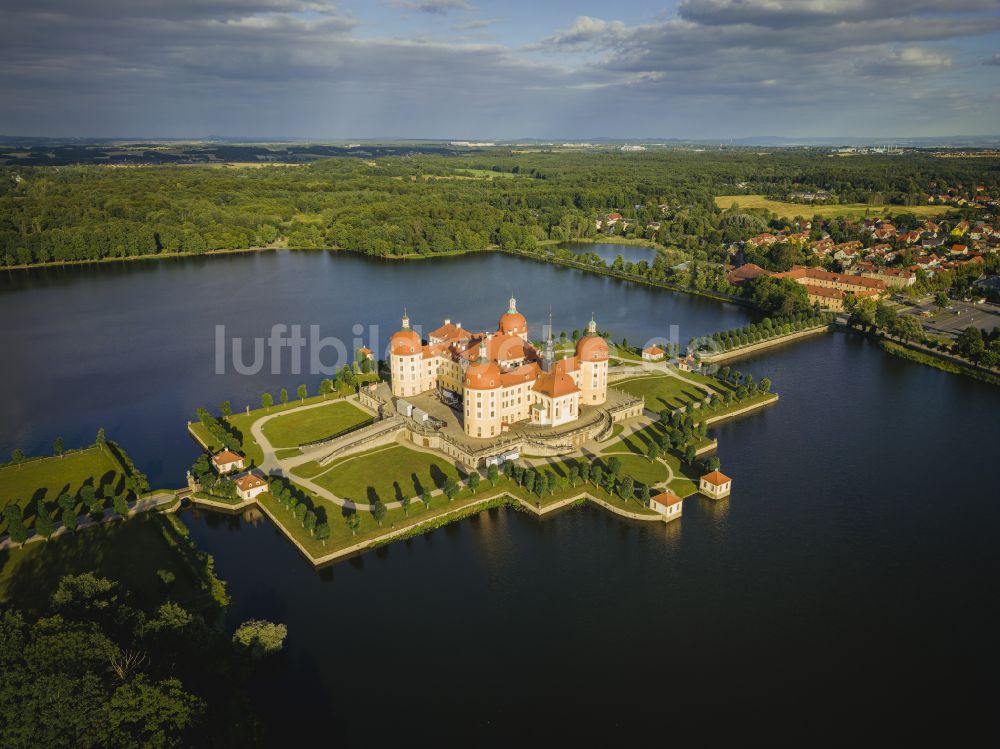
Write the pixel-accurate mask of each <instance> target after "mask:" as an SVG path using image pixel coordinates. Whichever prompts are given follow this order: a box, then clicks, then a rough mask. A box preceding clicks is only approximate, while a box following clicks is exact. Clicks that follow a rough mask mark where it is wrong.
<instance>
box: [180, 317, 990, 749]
mask: <svg viewBox="0 0 1000 749" xmlns="http://www.w3.org/2000/svg"><path fill="white" fill-rule="evenodd" d="M739 366H741V367H742V368H743V369H744V370H752V371H755V372H758V373H760V374H768V375H770V376H771V377H772V378H773V379H774V380H775V382H776V383H778V387H779V389H780V391H781V396H782V399H781V402H780V403H779V404H778V405H777V406H776V407H773V408H771V409H769V410H767V411H765V412H763V413H760V414H757V415H753V416H749V417H746V418H743V419H741V420H738V421H734V422H730V423H728V424H726V425H724V426H722V427H721V428H719V429H718V430H716V434H717V435H718V437H719V441H720V450H719V452H720V455H721V458H722V463H723V467H724V468H725V470H726V471H727V472H729V473H730V474H731V475H732V476H734V478H735V490H734V494H733V496H732V498H731V499H730V500H729V501H727V502H722V503H713V502H711V501H709V500H707V499H701V498H693V499H690V500H687V501H686V503H685V508H684V517H683V518H682V519H681V520H680V521H679V522H676V523H674V524H672V525H671V526H669V527H664V526H662V525H649V526H647V525H642V524H636V523H627V522H623V521H621V520H620V519H618V518H615V517H611V516H609V515H607V514H606V513H603V512H601V511H600V510H597V509H591V508H578V509H572V510H567V511H566V512H564V513H563V514H561V515H560V516H558V517H556V518H551V519H547V520H543V521H539V520H537V519H535V518H533V517H529V516H526V515H522V514H520V513H517V512H514V511H508V510H503V511H493V512H490V513H488V514H484V515H481V516H479V517H478V518H475V519H472V520H469V521H463V522H461V523H459V524H455V525H452V526H449V527H447V528H445V529H440V530H437V531H435V532H434V533H433V534H430V535H428V536H423V537H419V538H416V539H412V540H410V541H407V542H404V543H399V544H395V545H392V546H390V547H387V548H383V549H381V550H378V551H376V552H372V553H369V554H367V555H365V556H363V557H361V558H358V559H355V560H353V561H351V562H347V563H343V564H340V565H337V566H335V567H333V568H332V569H328V570H325V571H321V572H318V573H317V572H310V571H309V570H308V568H307V567H306V566H305V564H304V562H302V561H301V560H300V559H299V558H298V557H297V555H296V553H295V552H294V551H293V550H292V549H291V548H290V546H289V545H288V544H287V543H285V542H284V541H283V540H282V539H281V538H280V537H279V536H278V535H277V533H276V532H275V531H274V530H273V528H271V527H269V526H268V525H267V524H266V523H262V524H260V525H258V526H256V527H251V526H249V525H246V524H239V523H238V522H231V521H220V520H218V518H217V517H215V518H209V517H206V516H201V517H191V518H190V525H191V526H192V528H193V531H194V534H195V536H196V537H197V539H198V541H199V543H201V544H203V545H205V546H207V547H208V548H210V549H211V550H212V552H213V553H214V554H215V555H216V560H217V564H218V568H219V570H220V572H221V573H222V575H223V576H224V577H225V578H226V579H228V580H229V581H230V590H231V591H232V593H233V594H234V599H235V603H234V605H233V610H232V612H231V614H230V618H231V621H232V623H234V624H235V623H236V622H238V621H239V620H242V619H245V618H248V617H254V616H262V617H270V618H273V619H279V620H281V621H284V622H287V624H288V625H289V629H290V632H291V635H290V638H289V642H288V653H287V656H288V660H287V663H285V664H283V665H282V667H280V668H276V669H275V671H274V673H273V674H269V677H268V679H269V680H268V695H269V699H268V701H267V708H268V709H271V710H273V711H274V713H273V714H274V715H277V716H281V715H284V714H286V711H289V710H293V709H295V706H299V707H302V708H303V709H306V710H316V711H318V712H322V713H323V714H324V716H325V721H326V723H325V725H327V726H329V727H330V729H331V731H332V732H333V733H332V735H333V736H334V737H336V738H340V739H344V740H345V741H346V742H347V743H352V742H364V741H366V740H372V739H374V740H376V741H378V740H381V739H384V738H386V737H387V736H388V735H396V734H405V733H406V732H407V731H409V730H414V729H415V730H417V731H418V732H419V733H420V734H422V735H425V734H430V735H432V736H435V737H438V738H441V737H442V736H443V735H448V736H449V737H450V738H452V739H454V738H455V737H460V738H463V739H468V740H470V741H472V742H473V743H483V742H488V741H489V740H493V739H496V740H497V741H520V740H524V737H525V736H531V737H535V738H539V737H543V736H552V737H553V738H556V739H558V738H559V737H562V738H565V734H564V733H563V731H568V732H569V734H570V735H576V734H582V735H583V736H584V737H585V738H591V739H593V738H594V737H595V736H601V737H606V738H610V739H613V740H614V739H617V740H625V739H631V738H635V737H638V736H640V735H641V736H644V737H649V736H659V735H661V733H660V732H661V731H665V732H666V735H667V736H669V737H673V738H674V739H691V738H697V739H700V740H704V739H707V738H716V737H720V736H725V737H727V738H736V739H737V740H740V741H741V744H742V743H743V742H745V741H746V739H748V738H750V737H754V738H755V739H757V740H760V739H763V738H770V739H784V738H789V737H790V736H794V737H796V738H797V739H799V740H815V739H816V738H818V737H823V738H827V737H833V736H838V737H841V738H844V739H852V738H855V737H858V736H861V735H864V736H871V735H873V734H879V735H885V736H889V737H894V738H897V739H898V738H900V737H902V736H909V735H911V734H912V733H914V732H918V733H921V734H923V735H930V732H932V731H939V730H940V731H944V732H945V733H946V735H947V736H948V737H949V738H950V739H952V740H954V739H956V738H958V737H960V736H963V735H965V734H966V732H967V731H969V730H972V729H973V728H982V727H984V720H985V718H986V716H987V715H988V714H989V713H986V712H984V711H986V710H987V709H989V710H992V696H991V694H992V693H993V691H992V690H993V689H994V687H995V683H996V672H995V666H996V656H997V646H996V636H995V635H996V625H997V617H996V612H995V607H994V606H993V605H992V603H991V602H990V601H989V599H990V598H991V597H992V594H990V593H989V591H990V590H992V589H993V588H994V587H995V580H996V579H997V574H998V573H1000V564H998V560H997V551H996V540H995V537H996V525H997V522H998V520H1000V509H998V506H997V503H996V492H995V487H994V486H992V485H991V484H990V483H989V481H988V480H987V481H984V475H987V474H988V473H989V466H991V465H992V461H993V460H994V459H995V456H996V450H997V445H998V444H1000V428H998V423H997V414H998V413H1000V392H998V391H997V390H995V389H993V388H990V387H988V386H985V385H980V384H978V383H976V382H974V381H969V380H965V379H962V378H959V377H955V376H950V375H947V374H944V373H941V372H937V371H935V370H932V369H929V368H925V367H921V366H917V365H914V364H910V363H907V362H904V361H901V360H898V359H895V358H892V357H890V356H887V355H885V354H884V353H883V352H881V350H879V349H878V348H877V347H876V346H874V345H872V344H871V343H869V342H867V341H865V340H862V339H858V338H852V337H848V336H846V335H844V334H840V333H837V334H832V335H828V336H823V337H820V338H815V339H811V340H809V341H806V342H802V343H799V344H797V345H794V346H790V347H786V348H783V349H779V350H776V351H773V352H772V353H770V354H768V355H766V356H764V355H762V356H759V357H757V358H756V359H755V360H750V361H745V362H743V363H742V364H740V365H739ZM281 695H284V696H281ZM282 727H283V728H284V727H285V724H284V723H282ZM376 727H377V729H376ZM985 727H987V728H988V730H992V728H990V727H988V726H985ZM301 728H302V729H303V734H302V735H303V736H304V735H307V734H308V732H309V727H301ZM373 731H374V733H373Z"/></svg>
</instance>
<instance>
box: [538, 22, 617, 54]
mask: <svg viewBox="0 0 1000 749" xmlns="http://www.w3.org/2000/svg"><path fill="white" fill-rule="evenodd" d="M625 31H626V27H625V24H624V23H622V22H621V21H604V20H601V19H600V18H591V17H590V16H577V18H576V20H575V21H573V24H572V26H570V27H569V28H568V29H565V30H563V31H558V32H556V33H555V34H553V35H552V36H550V37H547V38H546V39H543V40H542V41H541V42H539V43H538V44H536V45H532V48H534V49H545V48H546V47H581V46H584V45H594V46H598V47H600V46H606V45H608V44H611V43H614V42H615V41H616V40H618V39H620V38H621V36H622V35H624V33H625Z"/></svg>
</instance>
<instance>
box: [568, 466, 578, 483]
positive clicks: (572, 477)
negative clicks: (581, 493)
mask: <svg viewBox="0 0 1000 749" xmlns="http://www.w3.org/2000/svg"><path fill="white" fill-rule="evenodd" d="M579 479H580V467H579V466H578V465H577V464H576V463H573V464H572V465H571V466H570V467H569V476H568V477H567V481H568V482H569V485H570V486H573V487H575V486H576V482H577V481H578V480H579Z"/></svg>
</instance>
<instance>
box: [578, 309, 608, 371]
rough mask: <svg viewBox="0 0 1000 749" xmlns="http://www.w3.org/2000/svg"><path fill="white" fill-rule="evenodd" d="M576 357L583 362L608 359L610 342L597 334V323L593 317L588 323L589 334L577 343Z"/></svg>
mask: <svg viewBox="0 0 1000 749" xmlns="http://www.w3.org/2000/svg"><path fill="white" fill-rule="evenodd" d="M576 357H577V359H579V360H580V361H581V362H585V361H590V362H594V361H607V360H608V342H607V341H605V340H604V339H603V338H602V337H601V336H599V335H597V323H596V322H595V321H594V320H593V318H591V320H590V324H589V325H587V334H586V335H585V336H583V338H581V339H580V340H579V341H578V342H577V344H576Z"/></svg>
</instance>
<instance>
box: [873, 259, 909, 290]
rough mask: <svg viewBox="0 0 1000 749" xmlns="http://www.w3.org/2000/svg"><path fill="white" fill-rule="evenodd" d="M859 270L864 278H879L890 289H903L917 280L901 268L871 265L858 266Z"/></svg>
mask: <svg viewBox="0 0 1000 749" xmlns="http://www.w3.org/2000/svg"><path fill="white" fill-rule="evenodd" d="M866 266H867V264H866ZM859 270H860V272H861V275H862V276H864V277H865V278H874V279H876V280H879V281H881V282H882V283H884V284H885V285H886V286H887V287H888V288H890V289H905V288H906V287H907V286H912V285H913V284H915V283H916V282H917V277H916V276H915V275H914V274H913V273H911V272H910V271H908V270H905V269H903V268H879V267H878V266H875V265H872V266H871V267H870V268H869V267H865V268H859Z"/></svg>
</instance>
